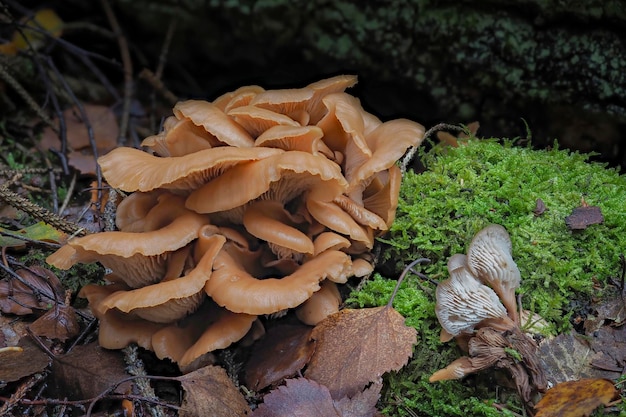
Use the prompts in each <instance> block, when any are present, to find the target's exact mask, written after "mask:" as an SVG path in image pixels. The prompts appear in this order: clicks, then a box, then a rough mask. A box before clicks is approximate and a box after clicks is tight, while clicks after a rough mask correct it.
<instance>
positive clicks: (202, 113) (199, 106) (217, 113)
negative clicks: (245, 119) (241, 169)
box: [174, 100, 254, 148]
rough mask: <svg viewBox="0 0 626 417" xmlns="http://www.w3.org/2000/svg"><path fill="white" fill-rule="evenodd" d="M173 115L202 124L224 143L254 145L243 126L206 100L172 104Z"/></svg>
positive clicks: (238, 146)
mask: <svg viewBox="0 0 626 417" xmlns="http://www.w3.org/2000/svg"><path fill="white" fill-rule="evenodd" d="M174 115H175V116H176V117H177V118H179V119H183V118H188V119H190V120H191V121H192V122H193V123H194V124H196V125H198V126H202V127H203V128H204V129H206V131H207V132H209V133H210V134H212V135H213V136H215V137H216V138H217V139H218V140H219V141H221V142H223V143H224V145H228V146H234V147H237V148H245V147H249V146H254V139H253V138H252V137H251V136H250V134H249V133H248V132H246V130H245V129H244V128H243V127H241V126H240V125H239V124H237V123H236V122H235V121H234V120H233V119H231V118H230V117H228V115H226V113H224V112H223V111H222V110H220V109H219V108H218V107H217V106H215V105H214V104H212V103H209V102H208V101H204V100H187V101H180V102H178V103H176V105H175V106H174Z"/></svg>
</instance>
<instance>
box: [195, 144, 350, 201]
mask: <svg viewBox="0 0 626 417" xmlns="http://www.w3.org/2000/svg"><path fill="white" fill-rule="evenodd" d="M255 149H257V148H255ZM280 152H283V151H280ZM345 186H346V182H345V179H344V178H343V175H342V174H341V170H340V168H339V166H337V164H335V163H334V162H332V161H329V160H328V159H326V158H325V157H323V156H315V155H311V154H309V153H306V152H300V151H290V152H283V153H281V154H278V155H274V156H270V157H268V158H264V159H261V160H258V161H254V162H250V163H247V164H241V165H238V166H236V167H234V168H231V169H229V170H228V171H226V172H224V173H223V174H222V175H220V176H219V177H218V178H216V179H214V180H211V181H209V182H208V183H206V184H205V185H204V186H203V187H201V188H199V189H198V190H196V191H194V192H192V193H191V195H189V197H188V199H187V202H186V205H187V207H188V208H189V209H191V210H194V211H196V212H198V213H215V212H219V211H224V210H229V209H232V208H235V207H239V206H242V205H244V204H246V203H248V202H249V201H252V200H254V199H256V198H258V197H260V196H261V195H263V194H264V193H268V192H269V195H267V198H270V199H274V200H277V201H280V202H282V203H286V202H288V201H290V200H291V199H293V198H294V197H296V196H298V195H300V194H301V193H303V192H304V191H306V190H309V192H310V193H314V194H315V198H317V199H320V200H324V201H330V200H332V199H333V198H335V197H336V196H338V195H340V194H341V193H342V192H343V190H344V189H345ZM215 195H219V196H220V198H213V197H212V196H215Z"/></svg>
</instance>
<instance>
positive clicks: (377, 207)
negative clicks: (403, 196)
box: [363, 165, 402, 228]
mask: <svg viewBox="0 0 626 417" xmlns="http://www.w3.org/2000/svg"><path fill="white" fill-rule="evenodd" d="M401 181H402V171H401V170H400V167H398V166H397V165H393V166H392V167H391V168H389V169H388V170H386V171H380V172H378V173H377V174H376V176H375V177H374V181H372V182H371V183H370V185H369V186H368V187H367V188H366V189H365V191H364V192H363V206H364V207H365V208H366V209H368V210H369V211H371V212H373V213H376V214H377V215H378V216H380V218H382V219H383V221H384V222H385V224H386V225H387V228H389V227H391V224H392V223H393V221H394V220H395V218H396V210H397V208H398V197H399V195H400V184H401ZM373 184H376V185H374V186H373ZM370 187H371V188H370Z"/></svg>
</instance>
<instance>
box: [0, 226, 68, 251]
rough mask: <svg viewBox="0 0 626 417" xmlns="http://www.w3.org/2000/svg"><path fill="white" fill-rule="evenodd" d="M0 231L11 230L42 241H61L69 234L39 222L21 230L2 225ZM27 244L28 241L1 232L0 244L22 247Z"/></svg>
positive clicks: (10, 231)
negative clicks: (9, 228)
mask: <svg viewBox="0 0 626 417" xmlns="http://www.w3.org/2000/svg"><path fill="white" fill-rule="evenodd" d="M0 232H9V233H12V234H13V235H22V236H24V237H27V238H29V239H31V240H37V241H41V242H51V243H61V242H62V241H64V240H65V239H66V238H67V235H66V234H65V233H63V232H60V231H58V230H57V229H55V228H54V227H52V226H50V225H49V224H47V223H44V222H39V223H35V224H33V225H31V226H28V227H25V228H23V229H21V230H17V231H13V230H8V229H4V228H2V227H0ZM25 245H26V241H24V240H20V239H16V238H14V237H10V236H6V235H3V234H1V233H0V246H3V247H8V248H22V247H24V246H25Z"/></svg>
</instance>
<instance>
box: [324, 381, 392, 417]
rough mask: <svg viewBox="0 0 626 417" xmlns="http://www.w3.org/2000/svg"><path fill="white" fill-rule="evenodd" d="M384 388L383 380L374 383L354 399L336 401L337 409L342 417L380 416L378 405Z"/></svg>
mask: <svg viewBox="0 0 626 417" xmlns="http://www.w3.org/2000/svg"><path fill="white" fill-rule="evenodd" d="M382 388H383V380H382V378H379V379H378V381H376V382H374V383H372V385H370V386H369V387H368V388H366V389H365V390H364V391H363V392H359V393H358V394H357V395H355V396H354V397H352V398H348V397H343V398H342V399H341V400H339V401H335V408H336V409H337V411H338V412H339V415H341V416H342V417H371V416H376V415H379V414H378V411H377V410H376V403H378V399H379V398H380V390H381V389H382Z"/></svg>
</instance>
